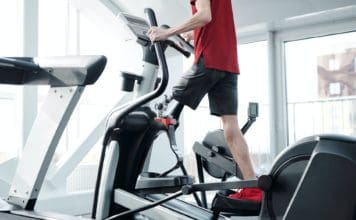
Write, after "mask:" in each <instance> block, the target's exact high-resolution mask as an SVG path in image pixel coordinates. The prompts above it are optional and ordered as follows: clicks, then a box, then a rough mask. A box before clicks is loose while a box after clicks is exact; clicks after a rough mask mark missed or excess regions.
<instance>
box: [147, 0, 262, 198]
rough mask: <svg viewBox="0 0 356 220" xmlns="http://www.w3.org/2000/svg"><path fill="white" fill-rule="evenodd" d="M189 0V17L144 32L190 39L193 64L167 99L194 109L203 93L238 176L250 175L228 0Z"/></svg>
mask: <svg viewBox="0 0 356 220" xmlns="http://www.w3.org/2000/svg"><path fill="white" fill-rule="evenodd" d="M190 3H191V5H192V12H193V16H192V17H191V18H190V19H188V20H187V21H186V22H184V23H183V24H181V25H179V26H177V27H172V28H169V29H162V28H158V27H152V28H151V29H150V30H149V32H148V33H147V35H148V36H149V38H150V39H151V41H161V40H165V39H167V38H168V37H170V36H172V35H177V34H185V38H186V40H193V39H194V52H195V60H194V65H193V66H192V67H191V69H190V70H189V71H188V72H187V73H186V74H185V75H184V76H183V77H182V79H181V80H180V82H179V83H178V84H177V85H176V86H175V87H174V88H173V98H174V99H176V100H177V101H178V102H180V103H183V104H184V105H188V106H189V107H191V108H192V109H196V108H197V106H198V105H199V103H200V101H201V100H202V98H203V97H204V96H205V94H208V97H209V105H210V112H211V114H212V115H216V116H220V117H221V119H222V123H223V128H224V135H225V139H226V142H227V144H228V146H229V148H230V151H231V153H232V155H233V157H234V159H235V161H236V162H237V164H238V165H239V167H240V170H241V172H242V175H243V177H244V179H245V180H252V179H255V178H256V175H255V172H254V170H253V166H252V163H251V159H250V156H249V152H248V146H247V144H246V141H245V139H244V137H243V135H242V133H241V130H240V128H239V125H238V119H237V77H238V74H239V73H240V71H239V66H238V58H237V39H236V32H235V25H234V18H233V11H232V5H231V0H190ZM191 31H193V33H192V32H191ZM256 194H257V199H256ZM232 197H233V198H239V199H247V200H249V199H250V200H255V201H256V200H257V201H261V199H262V192H261V191H260V190H259V189H255V188H246V189H242V190H239V191H238V192H237V193H236V194H234V195H233V196H232Z"/></svg>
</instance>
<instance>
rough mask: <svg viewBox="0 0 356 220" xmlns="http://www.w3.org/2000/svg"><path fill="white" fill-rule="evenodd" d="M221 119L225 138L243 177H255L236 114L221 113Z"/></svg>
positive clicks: (250, 178) (247, 178) (249, 178)
mask: <svg viewBox="0 0 356 220" xmlns="http://www.w3.org/2000/svg"><path fill="white" fill-rule="evenodd" d="M221 119H222V122H223V128H224V135H225V140H226V142H227V144H228V146H229V148H230V151H231V153H232V155H233V157H234V160H235V161H236V162H237V164H238V165H239V168H240V170H241V173H242V175H243V177H244V179H245V180H252V179H256V174H255V172H254V170H253V166H252V162H251V158H250V154H249V151H248V146H247V143H246V140H245V138H244V136H243V135H242V133H241V129H240V127H239V125H238V120H237V116H236V115H223V116H222V117H221Z"/></svg>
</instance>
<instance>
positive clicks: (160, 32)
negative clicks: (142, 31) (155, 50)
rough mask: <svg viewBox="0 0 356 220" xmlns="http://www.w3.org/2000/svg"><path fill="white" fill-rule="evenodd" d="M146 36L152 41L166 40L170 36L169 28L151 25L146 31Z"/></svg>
mask: <svg viewBox="0 0 356 220" xmlns="http://www.w3.org/2000/svg"><path fill="white" fill-rule="evenodd" d="M147 36H148V37H149V38H150V40H151V41H152V42H155V41H163V40H167V39H168V37H170V29H164V28H159V27H151V28H150V30H149V31H148V32H147Z"/></svg>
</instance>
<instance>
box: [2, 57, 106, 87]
mask: <svg viewBox="0 0 356 220" xmlns="http://www.w3.org/2000/svg"><path fill="white" fill-rule="evenodd" d="M106 62H107V59H106V57H105V56H97V55H93V56H63V57H36V58H31V57H12V58H8V57H1V58H0V83H2V84H13V85H50V86H52V87H59V86H61V87H67V86H85V85H91V84H94V83H95V82H96V81H97V79H98V78H99V77H100V75H101V74H102V72H103V71H104V69H105V66H106Z"/></svg>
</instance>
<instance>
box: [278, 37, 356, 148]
mask: <svg viewBox="0 0 356 220" xmlns="http://www.w3.org/2000/svg"><path fill="white" fill-rule="evenodd" d="M285 53H286V72H287V88H288V115H289V116H288V118H289V121H288V124H289V141H290V143H293V142H294V141H296V140H298V139H300V138H302V137H305V136H309V135H314V134H318V133H341V134H349V135H355V134H356V126H355V124H356V114H355V113H356V112H355V111H356V84H355V81H356V71H355V57H356V32H351V33H344V34H336V35H331V36H325V37H317V38H312V39H305V40H299V41H292V42H287V43H286V44H285Z"/></svg>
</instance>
